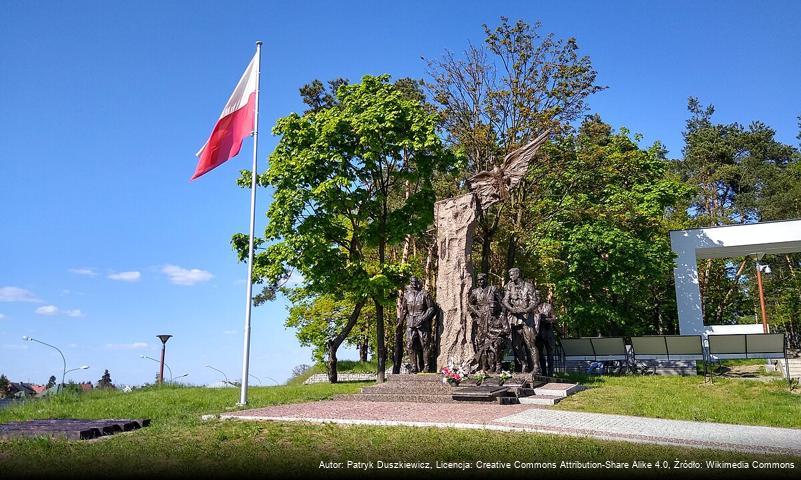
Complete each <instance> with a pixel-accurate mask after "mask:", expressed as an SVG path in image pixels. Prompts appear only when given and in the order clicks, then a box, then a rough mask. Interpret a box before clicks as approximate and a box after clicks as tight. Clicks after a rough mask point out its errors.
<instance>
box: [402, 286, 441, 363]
mask: <svg viewBox="0 0 801 480" xmlns="http://www.w3.org/2000/svg"><path fill="white" fill-rule="evenodd" d="M400 306H401V312H400V313H401V318H402V319H403V320H404V321H405V322H406V351H407V352H408V353H409V358H410V360H411V363H412V369H411V370H412V373H418V372H421V371H422V372H428V371H430V362H431V343H432V333H431V319H432V318H434V315H435V314H436V307H435V306H434V301H433V300H432V299H431V295H429V294H428V292H427V291H425V290H424V289H423V284H422V283H421V282H420V279H419V278H417V277H411V278H410V279H409V286H408V287H406V290H405V291H404V292H403V298H402V299H401V302H400Z"/></svg>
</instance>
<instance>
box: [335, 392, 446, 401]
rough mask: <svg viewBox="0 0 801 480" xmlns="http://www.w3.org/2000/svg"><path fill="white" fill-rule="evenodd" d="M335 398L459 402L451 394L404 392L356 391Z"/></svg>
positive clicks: (345, 399) (344, 399)
mask: <svg viewBox="0 0 801 480" xmlns="http://www.w3.org/2000/svg"><path fill="white" fill-rule="evenodd" d="M334 400H342V401H356V402H416V403H458V401H457V400H454V399H453V398H452V397H451V396H450V395H425V394H402V393H386V394H384V393H356V394H339V395H334Z"/></svg>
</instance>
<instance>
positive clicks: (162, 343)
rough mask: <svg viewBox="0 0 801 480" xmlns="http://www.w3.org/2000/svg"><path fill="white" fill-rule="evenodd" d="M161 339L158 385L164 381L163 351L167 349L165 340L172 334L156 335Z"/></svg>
mask: <svg viewBox="0 0 801 480" xmlns="http://www.w3.org/2000/svg"><path fill="white" fill-rule="evenodd" d="M156 336H157V337H158V338H159V340H161V368H160V369H159V385H161V384H163V383H164V352H165V351H166V350H167V340H169V339H170V337H172V335H156ZM170 381H172V373H170Z"/></svg>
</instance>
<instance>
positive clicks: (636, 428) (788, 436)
mask: <svg viewBox="0 0 801 480" xmlns="http://www.w3.org/2000/svg"><path fill="white" fill-rule="evenodd" d="M450 407H452V405H451V406H450ZM220 417H221V418H227V419H239V420H256V421H259V420H260V421H264V420H270V421H300V422H314V423H340V424H352V425H387V426H392V425H403V426H412V427H450V428H465V429H487V430H503V431H527V432H540V433H549V434H559V435H571V436H579V437H591V438H599V439H604V440H620V441H627V442H637V443H656V444H663V445H673V446H683V447H698V448H715V449H720V450H733V451H740V452H758V453H784V454H788V455H796V456H801V429H793V428H773V427H753V426H747V425H732V424H723V423H710V422H689V421H682V420H664V419H659V418H645V417H632V416H624V415H607V414H601V413H583V412H569V411H561V410H548V409H545V408H531V407H529V406H527V405H497V404H481V403H467V404H465V405H460V406H459V408H458V409H456V408H432V405H431V404H421V403H412V402H363V401H330V400H329V401H321V402H310V403H301V404H292V405H276V406H272V407H265V408H258V409H253V410H243V411H239V412H232V413H227V414H224V415H221V416H220Z"/></svg>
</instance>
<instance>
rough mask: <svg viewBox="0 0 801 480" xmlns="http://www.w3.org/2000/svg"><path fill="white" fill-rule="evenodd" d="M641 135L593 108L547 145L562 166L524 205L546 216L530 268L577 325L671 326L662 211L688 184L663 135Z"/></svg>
mask: <svg viewBox="0 0 801 480" xmlns="http://www.w3.org/2000/svg"><path fill="white" fill-rule="evenodd" d="M638 140H639V138H638V137H637V136H635V137H634V138H632V137H631V136H630V134H629V132H628V131H627V130H626V129H621V130H620V131H619V132H613V131H612V128H611V127H610V126H609V125H608V124H606V123H604V122H603V121H601V119H600V117H598V116H597V115H596V116H592V117H588V118H587V119H586V120H585V121H584V123H583V124H582V125H581V128H580V129H579V132H578V134H577V135H569V136H567V137H565V138H564V139H563V140H562V141H560V142H558V143H556V144H555V145H553V146H551V147H550V148H549V150H548V155H549V156H550V157H551V158H552V159H553V160H554V161H556V162H559V163H560V164H562V165H563V166H564V168H563V169H561V170H560V171H559V173H558V174H554V175H549V176H547V177H544V178H543V179H542V182H541V185H540V186H541V188H542V189H543V191H542V195H541V196H540V197H539V198H540V199H539V200H537V201H533V202H530V203H528V204H527V205H526V208H527V209H528V210H529V211H531V215H532V216H533V217H534V218H536V219H539V220H540V221H538V222H536V225H535V228H534V229H532V231H531V232H529V234H528V235H526V237H525V240H526V242H527V245H528V247H529V248H530V249H531V250H532V251H533V252H535V253H536V257H537V258H538V260H539V261H537V262H532V264H533V265H537V266H538V268H540V270H539V271H534V272H531V273H532V274H533V275H534V276H535V277H537V278H540V279H542V280H544V282H543V283H545V285H547V286H550V288H551V289H553V294H554V297H555V299H556V303H557V305H558V306H559V307H560V308H561V312H562V315H561V317H562V319H563V321H564V324H565V326H566V327H567V328H568V329H569V330H570V331H571V332H572V333H573V334H580V335H597V334H603V335H620V334H632V335H633V334H638V333H656V332H665V333H671V332H673V331H675V321H674V320H673V318H674V317H675V311H674V308H675V306H674V305H672V301H671V300H672V294H671V281H672V275H673V273H672V272H673V253H672V251H671V248H670V244H669V241H668V236H667V230H668V225H667V223H666V220H665V215H666V213H667V212H668V211H669V210H670V209H671V207H673V206H675V205H676V204H677V203H678V201H679V200H680V199H681V198H682V197H683V196H687V195H688V194H689V189H688V188H687V187H686V186H684V185H683V184H682V182H681V181H680V180H679V179H678V178H677V177H675V176H673V175H671V174H670V165H669V162H668V161H667V160H666V159H665V150H664V148H663V147H662V146H661V145H660V144H659V143H656V144H654V145H653V146H651V147H650V148H648V149H642V148H640V147H639V146H638V144H637V141H638Z"/></svg>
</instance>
